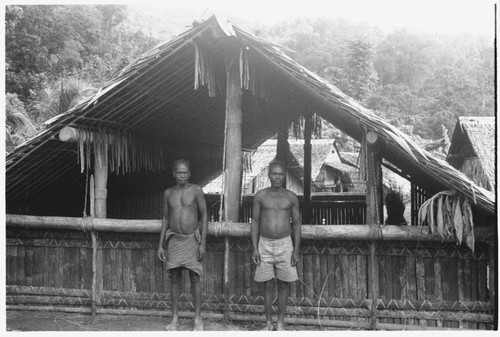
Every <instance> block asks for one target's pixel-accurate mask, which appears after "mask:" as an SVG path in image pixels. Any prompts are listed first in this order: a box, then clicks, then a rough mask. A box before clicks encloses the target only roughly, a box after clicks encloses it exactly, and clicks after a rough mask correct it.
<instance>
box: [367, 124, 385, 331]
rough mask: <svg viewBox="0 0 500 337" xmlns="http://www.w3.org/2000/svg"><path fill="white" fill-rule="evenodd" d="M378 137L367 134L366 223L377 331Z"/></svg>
mask: <svg viewBox="0 0 500 337" xmlns="http://www.w3.org/2000/svg"><path fill="white" fill-rule="evenodd" d="M379 147H380V144H379V141H378V136H377V135H376V134H375V133H373V132H368V133H367V134H366V147H365V149H364V150H365V151H366V152H365V153H366V166H365V167H366V171H367V181H366V221H367V223H369V224H370V226H371V228H370V236H371V241H370V273H369V275H368V276H369V284H370V292H369V293H370V298H371V300H372V309H371V328H372V329H373V330H376V329H377V314H376V312H377V300H378V298H379V277H378V275H379V272H378V261H377V259H376V249H377V241H378V240H380V239H381V228H380V223H381V222H382V221H381V220H382V219H383V208H382V206H383V205H382V166H381V164H382V160H381V158H380V149H379Z"/></svg>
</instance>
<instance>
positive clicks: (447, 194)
mask: <svg viewBox="0 0 500 337" xmlns="http://www.w3.org/2000/svg"><path fill="white" fill-rule="evenodd" d="M424 222H425V223H427V226H428V227H429V229H430V231H431V233H434V232H436V231H437V232H438V233H439V234H440V235H441V236H442V237H443V238H444V237H445V236H448V237H450V236H453V235H455V239H456V242H457V244H458V245H460V244H462V241H463V239H464V238H465V242H466V244H467V246H469V248H470V249H471V250H472V251H474V221H473V218H472V210H471V207H470V204H469V200H468V199H467V198H465V197H464V196H463V195H461V194H458V193H457V192H456V191H443V192H439V193H437V194H436V195H434V196H433V197H431V198H430V199H429V200H427V201H426V202H424V203H423V204H422V206H421V207H420V209H419V211H418V225H419V226H422V225H423V224H424Z"/></svg>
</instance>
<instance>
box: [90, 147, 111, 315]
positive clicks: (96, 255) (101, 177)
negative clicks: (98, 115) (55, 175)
mask: <svg viewBox="0 0 500 337" xmlns="http://www.w3.org/2000/svg"><path fill="white" fill-rule="evenodd" d="M100 145H103V146H96V147H95V149H96V152H95V154H94V156H95V157H94V158H95V160H94V188H93V193H94V198H92V200H93V202H94V206H93V207H92V206H91V216H92V217H96V218H100V219H104V218H106V215H107V212H106V208H107V206H106V198H107V192H108V190H107V184H108V158H107V144H106V143H104V144H100ZM92 212H93V214H92ZM91 235H92V250H93V254H92V256H93V257H92V264H93V266H92V270H93V273H94V269H95V273H94V275H93V277H95V282H94V280H93V281H92V286H93V289H92V292H93V295H94V296H95V301H94V305H95V302H97V304H99V303H100V302H101V299H100V298H101V291H102V287H103V266H102V261H103V256H102V249H98V244H99V240H98V237H97V233H96V232H95V231H92V232H91ZM92 314H93V315H95V308H93V311H92Z"/></svg>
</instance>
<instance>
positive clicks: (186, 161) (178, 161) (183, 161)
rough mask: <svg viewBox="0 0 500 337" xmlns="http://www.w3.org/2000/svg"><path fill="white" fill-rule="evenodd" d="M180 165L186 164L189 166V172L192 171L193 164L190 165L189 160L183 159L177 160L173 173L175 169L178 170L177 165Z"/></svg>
mask: <svg viewBox="0 0 500 337" xmlns="http://www.w3.org/2000/svg"><path fill="white" fill-rule="evenodd" d="M179 164H185V165H186V166H187V168H188V170H189V171H191V164H190V163H189V160H187V159H182V158H181V159H177V160H176V161H174V163H173V164H172V172H175V169H176V168H177V165H179Z"/></svg>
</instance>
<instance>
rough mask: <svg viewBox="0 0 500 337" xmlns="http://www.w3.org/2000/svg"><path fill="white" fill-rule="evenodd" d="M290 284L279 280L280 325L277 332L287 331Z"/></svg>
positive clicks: (277, 326) (278, 324) (277, 325)
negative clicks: (286, 320)
mask: <svg viewBox="0 0 500 337" xmlns="http://www.w3.org/2000/svg"><path fill="white" fill-rule="evenodd" d="M288 293H289V284H288V282H284V281H281V280H279V279H278V323H277V324H276V330H278V331H280V330H285V312H286V304H287V302H288Z"/></svg>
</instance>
